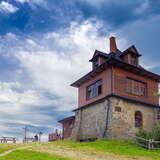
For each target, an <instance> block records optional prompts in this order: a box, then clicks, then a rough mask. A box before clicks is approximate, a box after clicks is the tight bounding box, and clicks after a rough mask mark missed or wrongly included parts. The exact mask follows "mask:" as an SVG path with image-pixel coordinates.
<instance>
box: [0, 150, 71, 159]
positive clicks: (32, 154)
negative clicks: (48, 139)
mask: <svg viewBox="0 0 160 160" xmlns="http://www.w3.org/2000/svg"><path fill="white" fill-rule="evenodd" d="M0 160H70V159H69V158H64V157H61V156H56V155H49V154H47V153H40V152H36V151H30V150H16V151H14V152H12V153H10V154H8V155H6V156H4V157H0Z"/></svg>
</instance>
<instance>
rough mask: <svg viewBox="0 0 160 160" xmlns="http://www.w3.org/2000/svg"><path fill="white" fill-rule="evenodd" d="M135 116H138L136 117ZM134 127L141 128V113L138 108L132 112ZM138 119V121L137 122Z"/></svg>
mask: <svg viewBox="0 0 160 160" xmlns="http://www.w3.org/2000/svg"><path fill="white" fill-rule="evenodd" d="M137 116H140V117H138V118H137ZM134 121H135V124H134V125H135V128H143V113H142V112H141V111H139V110H137V111H135V113H134ZM137 121H139V122H137Z"/></svg>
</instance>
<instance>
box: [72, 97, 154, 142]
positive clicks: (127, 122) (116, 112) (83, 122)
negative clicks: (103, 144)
mask: <svg viewBox="0 0 160 160" xmlns="http://www.w3.org/2000/svg"><path fill="white" fill-rule="evenodd" d="M136 111H141V113H142V115H143V129H145V130H147V131H150V130H151V129H152V128H153V126H154V125H155V123H156V118H155V117H156V109H155V108H153V107H150V106H147V105H142V104H137V103H133V102H129V101H127V100H123V99H121V98H116V97H110V98H106V99H105V100H104V101H103V102H100V103H98V104H94V105H91V106H88V107H85V108H82V109H79V110H77V111H76V113H75V125H74V128H73V131H72V135H71V138H73V139H77V140H85V139H92V138H130V137H131V135H135V133H136V132H137V131H138V128H136V127H135V112H136Z"/></svg>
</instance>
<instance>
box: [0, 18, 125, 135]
mask: <svg viewBox="0 0 160 160" xmlns="http://www.w3.org/2000/svg"><path fill="white" fill-rule="evenodd" d="M102 27H103V23H102V22H100V21H98V20H87V21H84V22H83V23H81V24H79V23H77V22H72V23H71V24H70V27H69V28H65V29H63V30H62V29H60V30H59V31H58V32H54V31H53V32H47V33H44V34H39V35H34V36H27V37H21V36H18V35H15V34H13V33H8V34H6V35H5V36H1V37H0V42H1V43H0V48H3V50H1V52H0V56H2V57H5V58H3V59H4V60H5V63H4V62H3V63H4V64H6V63H7V64H9V65H11V64H12V63H13V62H14V66H16V67H12V72H8V70H7V72H5V73H1V77H5V78H3V81H2V80H1V79H0V80H1V82H0V111H1V112H0V125H1V126H4V125H5V124H6V123H7V126H8V128H9V127H10V126H15V128H16V126H17V129H18V133H13V132H12V131H8V132H3V133H6V134H7V135H11V134H16V135H17V134H21V133H20V128H22V126H24V125H25V124H27V125H29V124H30V125H31V126H35V127H40V128H42V129H44V130H45V131H44V132H45V133H46V132H47V131H50V130H51V129H53V128H54V127H58V124H57V120H58V119H60V118H62V117H64V116H67V115H69V113H70V114H71V110H72V109H74V108H76V107H77V89H75V88H73V87H71V86H70V84H71V83H72V82H74V81H75V80H77V79H78V78H80V77H81V76H82V75H83V74H86V73H87V72H88V71H90V69H91V64H90V63H89V62H88V60H89V59H90V58H91V57H92V55H93V53H94V50H95V49H99V50H102V51H107V49H108V44H107V37H106V36H104V35H101V34H99V30H100V28H102ZM120 41H123V39H118V42H120ZM122 47H123V46H122ZM2 51H3V52H2ZM11 60H12V61H13V62H12V61H11ZM10 61H11V62H10ZM0 62H2V59H0ZM7 66H8V65H7ZM7 73H8V74H7ZM11 75H12V76H11ZM1 77H0V78H1ZM8 77H10V78H9V79H8ZM8 80H9V81H8ZM9 119H12V121H10V120H9ZM4 122H5V123H4ZM51 126H52V127H53V128H52V127H51ZM0 134H2V132H1V131H0Z"/></svg>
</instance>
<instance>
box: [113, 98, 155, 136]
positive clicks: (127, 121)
mask: <svg viewBox="0 0 160 160" xmlns="http://www.w3.org/2000/svg"><path fill="white" fill-rule="evenodd" d="M111 103H112V104H111V106H112V118H111V128H110V138H130V135H134V134H135V133H136V132H137V131H138V128H136V127H135V112H136V111H140V112H141V113H142V115H143V129H144V130H146V131H150V130H151V129H152V128H153V126H154V125H155V115H156V113H155V109H154V108H153V107H150V106H146V105H142V104H136V103H133V102H129V101H127V100H123V99H120V98H115V97H112V98H111ZM116 107H119V108H121V112H118V111H115V108H116Z"/></svg>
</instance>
